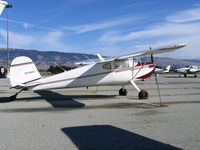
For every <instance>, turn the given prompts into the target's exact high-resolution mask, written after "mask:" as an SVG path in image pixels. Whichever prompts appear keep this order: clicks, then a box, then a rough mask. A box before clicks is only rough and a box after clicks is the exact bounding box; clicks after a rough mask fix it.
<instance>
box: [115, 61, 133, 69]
mask: <svg viewBox="0 0 200 150" xmlns="http://www.w3.org/2000/svg"><path fill="white" fill-rule="evenodd" d="M114 67H115V69H120V68H128V67H129V61H128V60H122V61H115V62H114Z"/></svg>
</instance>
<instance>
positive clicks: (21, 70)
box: [10, 56, 41, 87]
mask: <svg viewBox="0 0 200 150" xmlns="http://www.w3.org/2000/svg"><path fill="white" fill-rule="evenodd" d="M40 78H41V75H40V73H39V72H38V70H37V68H36V67H35V64H34V63H33V61H32V60H31V59H30V58H28V57H26V56H20V57H17V58H15V59H14V60H13V61H12V63H11V66H10V83H11V86H12V87H16V86H23V85H25V84H26V83H30V82H32V81H35V80H38V79H40Z"/></svg>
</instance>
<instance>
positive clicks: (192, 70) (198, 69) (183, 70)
mask: <svg viewBox="0 0 200 150" xmlns="http://www.w3.org/2000/svg"><path fill="white" fill-rule="evenodd" d="M175 72H176V73H179V76H181V74H183V75H184V77H187V74H193V75H194V77H195V78H196V77H197V74H198V73H199V72H200V66H197V65H189V66H188V67H185V68H179V69H176V70H175Z"/></svg>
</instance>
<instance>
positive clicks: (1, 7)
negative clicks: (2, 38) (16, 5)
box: [0, 0, 8, 15]
mask: <svg viewBox="0 0 200 150" xmlns="http://www.w3.org/2000/svg"><path fill="white" fill-rule="evenodd" d="M6 5H8V3H7V2H6V1H1V0H0V15H1V13H2V12H3V10H4V8H5V6H6Z"/></svg>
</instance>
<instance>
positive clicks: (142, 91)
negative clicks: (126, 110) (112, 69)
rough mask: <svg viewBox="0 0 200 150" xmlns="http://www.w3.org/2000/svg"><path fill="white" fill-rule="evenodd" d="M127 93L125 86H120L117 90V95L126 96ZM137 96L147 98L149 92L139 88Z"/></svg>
mask: <svg viewBox="0 0 200 150" xmlns="http://www.w3.org/2000/svg"><path fill="white" fill-rule="evenodd" d="M127 93H128V91H127V89H125V88H121V89H120V90H119V95H120V96H126V95H127ZM138 98H139V99H148V98H149V94H148V92H147V91H146V90H140V92H139V93H138Z"/></svg>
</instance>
